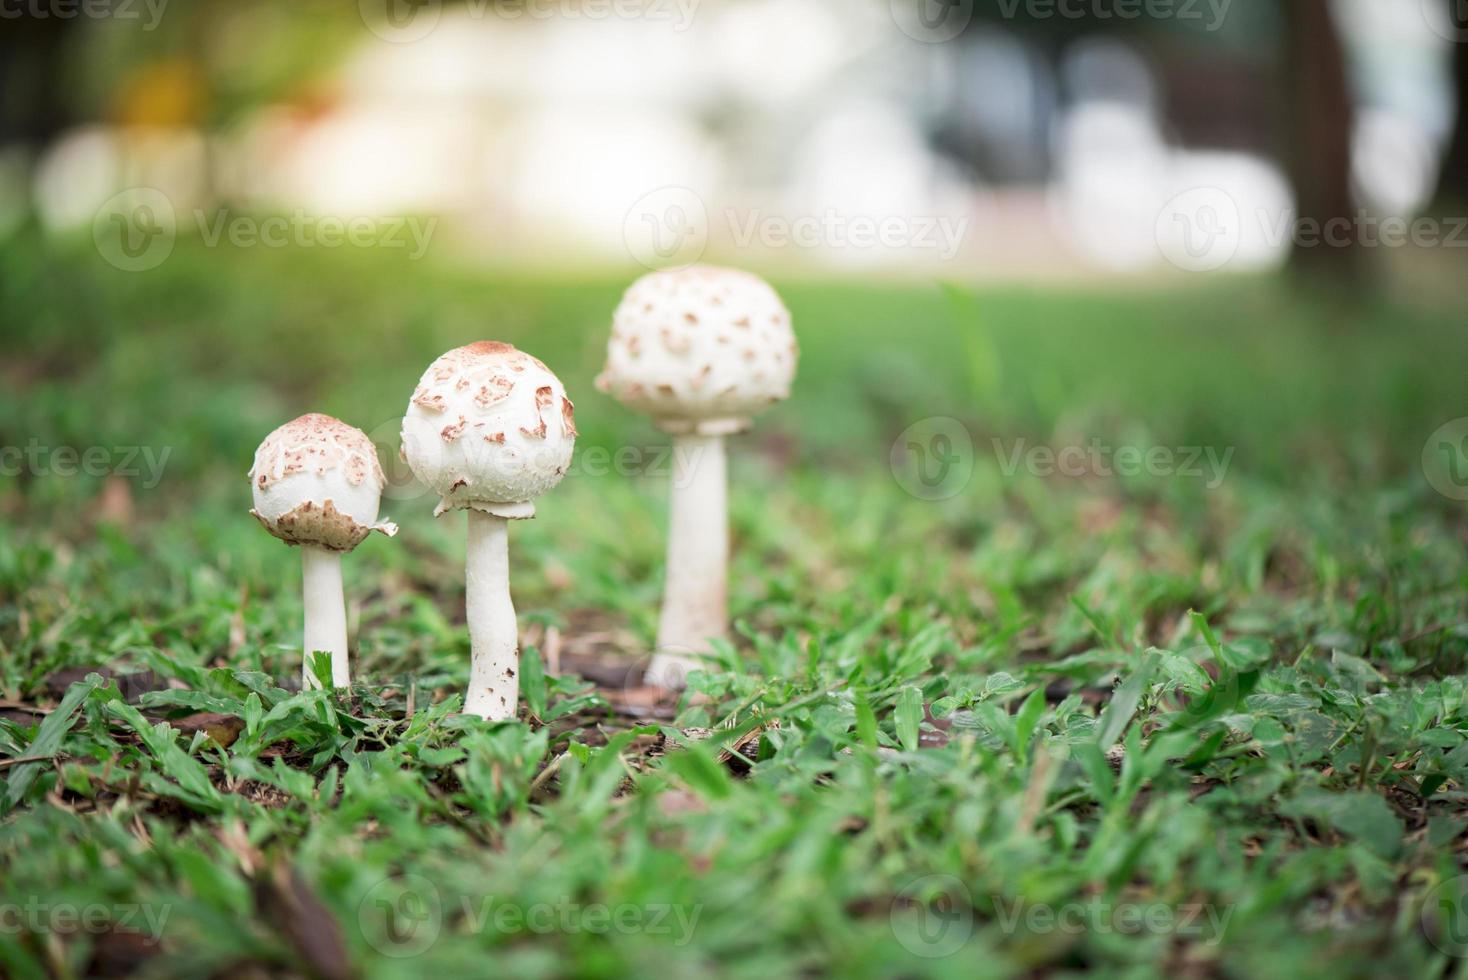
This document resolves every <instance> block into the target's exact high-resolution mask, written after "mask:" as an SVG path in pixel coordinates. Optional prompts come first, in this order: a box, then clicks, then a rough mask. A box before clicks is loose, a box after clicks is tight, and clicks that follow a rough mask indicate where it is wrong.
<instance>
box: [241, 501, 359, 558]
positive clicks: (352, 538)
mask: <svg viewBox="0 0 1468 980" xmlns="http://www.w3.org/2000/svg"><path fill="white" fill-rule="evenodd" d="M250 513H251V514H254V516H255V519H256V520H258V521H259V522H260V523H261V524H262V525H264V526H265V530H267V531H269V532H270V533H271V534H273V535H275V536H276V537H277V538H280V539H281V540H282V541H284V542H285V543H286V544H293V545H303V544H309V545H315V546H317V547H320V548H325V549H326V550H328V551H351V550H352V549H353V548H355V547H357V545H359V544H361V543H362V541H363V539H364V538H366V537H367V535H369V534H371V533H372V528H370V527H368V526H367V525H365V524H358V523H357V522H356V521H355V520H353V519H352V517H351V516H350V515H347V514H343V513H342V512H341V511H339V510H337V509H336V504H335V503H333V502H332V501H330V500H328V501H326V502H325V503H323V504H322V505H321V506H320V507H316V506H314V505H313V504H312V503H311V501H309V500H308V501H306V502H305V503H303V504H301V505H300V506H299V507H297V508H295V509H294V510H291V511H287V512H286V513H284V514H282V515H280V517H279V518H277V519H276V521H275V523H274V524H273V525H272V524H271V523H270V522H269V521H267V520H266V519H265V518H263V517H261V516H260V515H259V514H258V513H256V512H255V511H253V510H252V511H250Z"/></svg>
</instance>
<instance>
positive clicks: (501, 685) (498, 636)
mask: <svg viewBox="0 0 1468 980" xmlns="http://www.w3.org/2000/svg"><path fill="white" fill-rule="evenodd" d="M509 537H510V536H509V522H508V521H506V520H505V519H504V518H503V517H496V516H494V515H493V514H486V513H484V512H483V511H480V510H470V511H469V550H468V559H467V561H466V562H465V566H464V597H465V602H464V605H465V610H466V612H467V615H468V619H469V650H470V656H471V658H472V659H471V661H470V664H469V693H468V694H467V695H465V697H464V711H465V712H466V713H468V714H471V715H478V716H479V717H481V718H489V719H491V720H493V721H503V720H504V719H506V718H513V717H515V711H516V708H517V707H518V705H519V700H520V672H519V668H520V664H519V657H518V656H517V653H518V650H519V645H520V639H519V635H518V632H517V629H516V626H515V607H514V605H513V604H512V603H511V602H510V542H509Z"/></svg>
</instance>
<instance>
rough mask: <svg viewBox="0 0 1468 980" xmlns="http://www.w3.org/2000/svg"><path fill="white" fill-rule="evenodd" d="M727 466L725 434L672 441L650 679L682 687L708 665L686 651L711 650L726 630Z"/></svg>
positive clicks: (656, 683) (688, 437)
mask: <svg viewBox="0 0 1468 980" xmlns="http://www.w3.org/2000/svg"><path fill="white" fill-rule="evenodd" d="M725 469H726V467H725V462H724V437H723V436H721V435H694V434H687V435H677V436H675V437H674V438H673V491H672V514H671V517H670V521H669V528H668V566H667V584H666V586H665V587H664V590H663V610H662V617H661V619H660V620H659V623H658V648H657V651H656V652H655V654H654V655H653V658H652V664H651V665H649V667H648V669H647V683H649V684H654V685H657V686H659V687H670V688H682V687H683V686H684V679H685V678H686V677H687V675H688V672H689V671H691V670H696V669H699V668H703V667H706V666H707V664H706V663H704V662H703V661H702V660H699V659H698V658H697V657H694V656H692V654H695V653H703V652H708V651H710V650H711V649H712V647H711V645H710V643H709V640H710V639H713V638H716V637H722V636H723V635H724V634H725V632H726V631H727V629H728V600H727V599H726V591H727V580H728V563H729V518H728V510H727V503H726V496H727V492H728V491H727V475H726V472H725Z"/></svg>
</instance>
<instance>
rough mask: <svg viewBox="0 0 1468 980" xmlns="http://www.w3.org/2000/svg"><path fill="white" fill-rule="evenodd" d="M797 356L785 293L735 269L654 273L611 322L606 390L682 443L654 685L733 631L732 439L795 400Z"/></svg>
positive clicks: (677, 682)
mask: <svg viewBox="0 0 1468 980" xmlns="http://www.w3.org/2000/svg"><path fill="white" fill-rule="evenodd" d="M731 337H737V338H738V340H739V343H738V345H737V346H735V345H731V344H730V343H729V339H730V338H731ZM796 355H797V349H796V345H795V335H794V334H793V333H792V331H791V329H790V313H789V311H788V310H786V309H785V305H784V304H783V303H782V302H781V301H780V297H779V296H778V295H777V294H776V293H775V291H774V290H773V289H771V288H770V286H769V284H768V283H766V282H765V281H764V280H763V279H760V278H759V277H758V276H754V275H751V274H750V273H747V272H741V271H739V270H737V269H721V268H716V267H712V266H700V265H695V266H691V267H689V268H686V269H681V270H676V271H671V270H669V271H662V272H654V273H651V274H649V275H646V276H643V277H642V278H641V279H639V280H637V281H636V282H634V283H633V284H632V286H631V287H630V288H629V289H628V290H627V293H626V295H625V296H623V297H622V302H621V305H620V306H618V307H617V311H616V313H615V314H613V317H612V337H611V340H610V341H609V342H608V344H607V361H606V367H605V368H603V370H602V373H601V375H600V376H599V377H598V378H597V387H598V388H600V389H601V390H602V391H605V392H609V393H611V394H612V395H614V396H615V397H616V398H617V399H618V400H620V401H621V402H622V403H623V404H625V405H626V406H627V407H628V408H631V409H632V410H634V411H638V412H643V413H645V414H647V415H650V416H652V418H653V421H654V422H655V423H657V425H658V426H660V427H661V428H662V429H663V430H664V431H666V432H669V433H670V434H672V436H673V461H674V469H673V489H672V514H671V527H670V528H669V532H668V567H667V585H666V587H665V590H664V593H663V607H662V614H661V617H660V619H659V623H658V638H657V650H656V651H655V652H654V655H653V659H652V664H651V666H649V668H648V672H647V682H648V683H649V684H653V685H657V686H660V687H682V686H683V685H684V678H685V677H686V675H687V672H688V671H689V670H692V669H694V668H696V667H699V666H701V662H700V661H699V660H697V659H695V658H694V657H692V656H689V655H688V654H689V652H707V651H708V650H709V649H710V642H709V641H710V640H712V639H716V638H719V637H722V636H724V635H725V634H726V632H727V631H728V602H727V598H726V592H727V574H728V572H727V565H728V557H729V529H728V513H727V503H726V498H725V495H726V492H727V491H726V482H727V477H726V473H725V467H726V464H725V455H724V436H726V435H728V434H730V433H734V432H738V431H741V430H743V429H745V428H747V427H748V426H749V423H750V419H751V417H752V416H753V415H754V414H755V413H756V412H759V411H761V410H763V409H765V408H768V407H769V406H770V405H772V404H774V403H775V402H777V401H781V400H783V399H784V398H786V397H788V396H789V394H790V383H791V382H792V381H793V380H794V378H795V361H796Z"/></svg>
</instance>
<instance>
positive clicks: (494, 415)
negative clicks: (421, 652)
mask: <svg viewBox="0 0 1468 980" xmlns="http://www.w3.org/2000/svg"><path fill="white" fill-rule="evenodd" d="M572 410H573V406H572V405H571V401H570V399H568V398H567V397H566V390H565V388H564V387H562V385H561V382H560V380H559V379H558V378H557V377H556V376H555V375H554V374H552V373H551V371H550V369H549V368H547V367H546V366H545V365H544V364H542V363H541V362H540V361H538V360H536V359H535V358H534V357H531V356H530V355H529V354H526V353H524V352H523V351H520V350H516V349H515V348H514V347H512V346H511V345H509V344H502V343H499V342H497V341H492V340H483V341H480V342H479V343H476V344H470V345H469V346H467V347H460V348H458V349H456V350H451V351H449V352H448V353H447V354H445V355H443V356H442V357H440V358H439V359H438V360H436V361H434V362H433V364H431V365H430V366H429V368H428V371H427V372H426V373H424V375H423V377H422V379H421V380H420V381H419V382H418V388H417V390H416V391H414V392H413V398H412V400H411V401H410V402H409V403H408V413H407V416H406V417H405V418H404V419H403V458H404V459H405V460H407V463H408V466H409V467H410V468H411V469H412V470H413V474H414V475H415V476H416V477H418V479H419V480H420V481H421V482H423V483H424V484H425V485H427V486H428V487H429V488H431V489H432V490H434V491H435V492H437V493H438V495H439V497H440V500H439V504H438V507H437V509H436V510H434V512H433V513H434V516H435V517H437V516H439V515H441V514H444V513H445V512H447V511H450V510H467V511H468V512H469V516H468V523H469V546H468V556H467V560H466V562H465V569H464V571H465V575H464V590H465V607H466V611H467V615H468V620H469V646H470V655H471V663H470V668H469V692H468V694H467V695H466V696H465V698H464V711H465V712H467V713H469V714H474V715H478V716H479V717H481V718H489V719H493V720H496V721H498V720H503V719H506V718H513V717H514V716H515V710H516V705H517V703H518V700H519V695H520V678H519V674H518V667H519V659H518V657H517V656H516V654H517V652H518V649H519V636H518V633H517V631H516V627H515V607H514V605H513V604H511V602H510V563H509V542H508V537H509V535H508V523H507V522H508V521H511V520H523V519H526V518H531V517H534V516H535V503H534V500H535V498H536V497H538V496H540V495H541V494H543V493H545V492H546V491H547V490H549V489H551V488H552V487H554V486H555V485H556V484H557V483H560V482H561V478H562V477H563V476H565V475H566V470H567V468H568V467H569V466H570V465H571V451H572V449H573V448H574V447H575V444H576V420H575V418H574V417H573V415H572Z"/></svg>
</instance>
